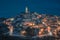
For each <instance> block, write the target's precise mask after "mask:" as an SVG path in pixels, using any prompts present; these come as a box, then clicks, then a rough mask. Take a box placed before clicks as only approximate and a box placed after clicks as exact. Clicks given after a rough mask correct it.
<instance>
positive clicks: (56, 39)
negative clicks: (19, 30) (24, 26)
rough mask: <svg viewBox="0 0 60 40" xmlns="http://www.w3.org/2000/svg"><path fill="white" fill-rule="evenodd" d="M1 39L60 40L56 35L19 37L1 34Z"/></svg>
mask: <svg viewBox="0 0 60 40" xmlns="http://www.w3.org/2000/svg"><path fill="white" fill-rule="evenodd" d="M0 40H60V39H59V38H55V37H52V36H48V37H46V36H45V37H42V38H39V37H35V38H34V37H33V38H31V37H20V36H19V37H17V36H8V35H7V36H0Z"/></svg>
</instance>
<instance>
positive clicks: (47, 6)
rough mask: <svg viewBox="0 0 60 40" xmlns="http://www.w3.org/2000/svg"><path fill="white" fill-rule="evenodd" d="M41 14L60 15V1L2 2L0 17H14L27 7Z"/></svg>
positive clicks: (10, 0)
mask: <svg viewBox="0 0 60 40" xmlns="http://www.w3.org/2000/svg"><path fill="white" fill-rule="evenodd" d="M26 6H28V7H29V10H30V11H31V12H32V11H36V12H38V13H41V14H52V15H60V0H0V17H13V16H16V15H18V14H19V13H20V12H24V10H25V7H26Z"/></svg>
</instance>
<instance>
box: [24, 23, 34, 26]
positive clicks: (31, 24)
mask: <svg viewBox="0 0 60 40" xmlns="http://www.w3.org/2000/svg"><path fill="white" fill-rule="evenodd" d="M24 25H27V26H34V25H35V24H34V23H33V22H25V23H24Z"/></svg>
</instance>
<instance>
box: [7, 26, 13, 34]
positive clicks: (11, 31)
mask: <svg viewBox="0 0 60 40" xmlns="http://www.w3.org/2000/svg"><path fill="white" fill-rule="evenodd" d="M8 29H9V34H10V35H12V34H13V26H8Z"/></svg>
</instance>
